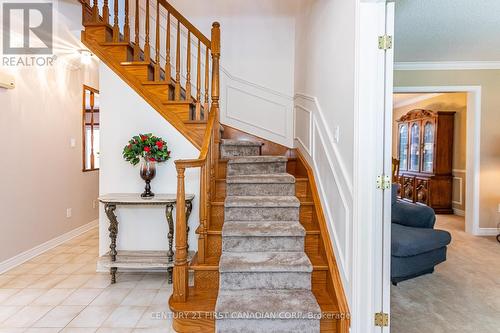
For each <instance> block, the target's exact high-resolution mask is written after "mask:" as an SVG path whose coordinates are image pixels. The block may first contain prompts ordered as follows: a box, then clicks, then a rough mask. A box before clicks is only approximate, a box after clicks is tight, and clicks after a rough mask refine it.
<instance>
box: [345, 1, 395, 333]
mask: <svg viewBox="0 0 500 333" xmlns="http://www.w3.org/2000/svg"><path fill="white" fill-rule="evenodd" d="M359 13H360V16H359V26H358V28H359V35H358V38H359V39H358V40H359V52H358V57H359V59H358V62H359V66H358V78H357V80H358V83H357V87H358V96H357V98H358V105H357V115H356V118H355V138H356V142H355V161H354V172H355V178H354V183H353V189H354V191H353V193H354V207H353V211H354V216H353V221H354V225H353V255H352V256H353V296H352V299H353V301H352V309H351V312H352V314H353V321H352V326H351V331H352V332H353V333H373V332H376V333H380V332H383V333H386V332H389V327H387V326H386V327H380V326H376V325H375V320H374V317H375V313H387V314H389V312H390V308H389V307H390V230H391V229H390V220H391V217H390V214H391V202H390V201H391V190H390V189H387V190H383V189H379V188H377V183H376V180H377V177H378V176H382V175H385V176H388V177H389V179H390V177H391V168H392V160H391V155H392V154H391V149H392V147H391V143H392V137H391V135H392V129H391V125H392V90H393V87H392V71H393V50H392V48H389V49H387V50H383V49H380V48H379V37H381V36H384V35H386V36H391V37H392V36H393V35H394V34H393V30H394V29H393V22H394V3H386V2H383V1H382V2H380V1H374V0H363V1H362V2H361V3H360V11H359ZM355 318H356V319H355Z"/></svg>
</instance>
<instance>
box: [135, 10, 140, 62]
mask: <svg viewBox="0 0 500 333" xmlns="http://www.w3.org/2000/svg"><path fill="white" fill-rule="evenodd" d="M134 15H135V29H134V31H135V42H134V61H139V60H141V46H140V45H139V24H140V22H139V16H140V10H139V0H135V13H134Z"/></svg>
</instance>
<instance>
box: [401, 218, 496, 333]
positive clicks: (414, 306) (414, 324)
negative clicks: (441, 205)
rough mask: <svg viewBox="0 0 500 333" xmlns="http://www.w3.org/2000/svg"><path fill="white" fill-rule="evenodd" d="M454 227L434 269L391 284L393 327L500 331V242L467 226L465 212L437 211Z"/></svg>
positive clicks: (433, 332) (441, 222)
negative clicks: (445, 251) (468, 230)
mask: <svg viewBox="0 0 500 333" xmlns="http://www.w3.org/2000/svg"><path fill="white" fill-rule="evenodd" d="M436 229H443V230H447V231H449V232H450V233H451V237H452V241H451V244H450V246H449V247H448V254H447V257H448V259H447V260H446V261H445V262H444V263H442V264H440V265H438V266H436V270H435V272H434V273H433V274H429V275H424V276H420V277H418V278H415V279H412V280H408V281H404V282H401V283H399V284H398V285H397V286H396V287H392V288H391V311H392V313H391V323H392V324H391V325H392V327H391V333H421V332H429V333H452V332H453V333H454V332H460V333H499V332H500V244H499V243H498V242H497V241H496V239H495V237H475V236H471V235H469V234H467V233H465V231H464V218H463V217H460V216H454V215H438V217H437V222H436Z"/></svg>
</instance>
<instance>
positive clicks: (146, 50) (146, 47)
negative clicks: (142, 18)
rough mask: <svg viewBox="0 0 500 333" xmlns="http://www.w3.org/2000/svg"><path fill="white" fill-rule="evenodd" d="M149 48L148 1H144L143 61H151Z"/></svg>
mask: <svg viewBox="0 0 500 333" xmlns="http://www.w3.org/2000/svg"><path fill="white" fill-rule="evenodd" d="M150 48H151V47H150V46H149V0H146V38H145V42H144V61H147V62H149V61H151V58H150V56H151V50H150Z"/></svg>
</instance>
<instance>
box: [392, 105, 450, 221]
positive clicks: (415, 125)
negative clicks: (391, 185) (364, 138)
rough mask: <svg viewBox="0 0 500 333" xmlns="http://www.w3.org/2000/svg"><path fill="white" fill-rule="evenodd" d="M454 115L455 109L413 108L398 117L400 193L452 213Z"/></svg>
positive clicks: (411, 199) (407, 197)
mask: <svg viewBox="0 0 500 333" xmlns="http://www.w3.org/2000/svg"><path fill="white" fill-rule="evenodd" d="M454 117H455V112H441V111H438V112H435V111H431V110H422V109H416V110H412V111H410V112H408V113H407V114H405V115H404V116H402V117H401V118H400V119H398V120H397V122H398V159H399V161H400V164H399V170H400V171H399V184H400V186H401V187H400V189H401V190H400V197H401V199H403V200H406V201H410V202H414V203H419V204H424V205H427V206H430V207H432V208H433V209H434V211H435V212H436V213H437V214H453V209H452V202H451V201H452V181H453V176H452V162H453V126H454Z"/></svg>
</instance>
